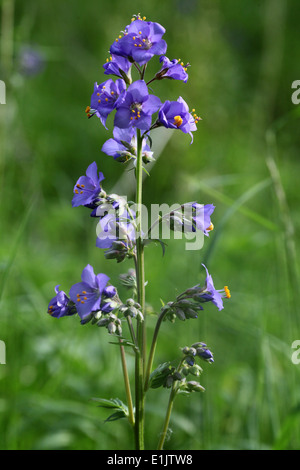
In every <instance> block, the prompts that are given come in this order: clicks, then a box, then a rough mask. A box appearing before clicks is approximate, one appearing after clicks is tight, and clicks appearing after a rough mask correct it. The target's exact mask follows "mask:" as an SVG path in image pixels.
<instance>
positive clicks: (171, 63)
mask: <svg viewBox="0 0 300 470" xmlns="http://www.w3.org/2000/svg"><path fill="white" fill-rule="evenodd" d="M159 61H160V62H161V64H162V67H161V70H160V71H159V72H158V73H157V74H156V75H155V77H156V79H157V80H161V79H162V78H171V79H173V80H182V81H183V82H184V83H186V82H187V81H188V78H189V76H188V74H187V71H186V70H187V66H188V64H186V65H184V63H183V62H180V61H179V60H177V59H173V60H169V59H168V57H166V56H164V55H163V56H161V57H160V58H159Z"/></svg>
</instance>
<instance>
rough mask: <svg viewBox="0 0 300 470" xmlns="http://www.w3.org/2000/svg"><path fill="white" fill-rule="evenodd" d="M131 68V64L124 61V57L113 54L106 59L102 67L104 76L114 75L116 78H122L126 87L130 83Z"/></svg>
mask: <svg viewBox="0 0 300 470" xmlns="http://www.w3.org/2000/svg"><path fill="white" fill-rule="evenodd" d="M131 67H132V62H130V61H129V60H128V59H126V57H122V56H120V55H115V54H112V55H111V56H110V58H109V59H106V63H105V64H104V65H103V68H104V74H105V75H115V76H116V77H119V78H123V80H125V82H126V83H127V84H128V85H130V84H131V82H132V80H131Z"/></svg>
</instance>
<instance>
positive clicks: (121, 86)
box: [90, 78, 126, 129]
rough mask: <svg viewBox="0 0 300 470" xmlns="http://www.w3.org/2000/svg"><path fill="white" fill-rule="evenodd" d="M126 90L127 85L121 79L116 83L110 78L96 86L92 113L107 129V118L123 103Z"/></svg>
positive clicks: (92, 97)
mask: <svg viewBox="0 0 300 470" xmlns="http://www.w3.org/2000/svg"><path fill="white" fill-rule="evenodd" d="M125 89H126V84H125V82H124V80H122V79H121V78H118V79H117V80H116V81H115V82H114V81H113V80H112V79H111V78H109V79H108V80H106V82H103V83H101V84H100V85H98V84H97V83H95V85H94V92H93V94H92V96H91V106H90V111H91V113H92V114H96V116H97V117H98V118H99V119H100V121H101V123H102V124H103V126H104V127H105V128H106V129H107V127H106V120H107V117H108V115H109V114H110V113H111V112H112V111H113V110H114V109H115V108H116V107H117V106H118V104H119V103H120V102H121V101H122V97H123V92H124V91H125Z"/></svg>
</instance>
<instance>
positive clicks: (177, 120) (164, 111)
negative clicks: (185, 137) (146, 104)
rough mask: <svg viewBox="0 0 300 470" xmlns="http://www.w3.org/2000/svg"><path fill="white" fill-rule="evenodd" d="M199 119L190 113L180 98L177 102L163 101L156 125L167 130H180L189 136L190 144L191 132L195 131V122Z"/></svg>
mask: <svg viewBox="0 0 300 470" xmlns="http://www.w3.org/2000/svg"><path fill="white" fill-rule="evenodd" d="M199 119H200V118H199V117H197V116H196V115H192V114H191V113H190V111H189V107H188V105H187V103H186V102H185V101H184V99H183V98H182V97H181V96H180V97H179V98H178V100H177V101H168V100H167V101H165V102H164V104H163V105H162V107H161V108H160V110H159V113H158V123H160V124H161V125H163V126H165V127H166V128H168V129H180V130H181V131H182V132H184V133H185V134H190V136H191V138H192V142H193V135H192V132H194V131H196V130H197V126H196V122H198V120H199Z"/></svg>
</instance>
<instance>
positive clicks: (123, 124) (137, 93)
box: [114, 80, 161, 130]
mask: <svg viewBox="0 0 300 470" xmlns="http://www.w3.org/2000/svg"><path fill="white" fill-rule="evenodd" d="M160 106H161V101H160V99H159V98H158V97H157V96H155V95H149V92H148V87H147V85H146V83H145V82H144V80H137V81H135V82H134V83H132V84H131V85H130V86H129V87H128V89H127V91H126V92H125V93H124V95H123V97H122V102H121V103H120V104H119V105H118V108H117V112H116V115H115V121H114V124H115V126H116V127H120V128H121V129H124V128H127V127H137V128H138V129H142V130H148V129H150V127H151V121H152V114H154V113H155V112H156V111H158V109H159V107H160Z"/></svg>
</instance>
